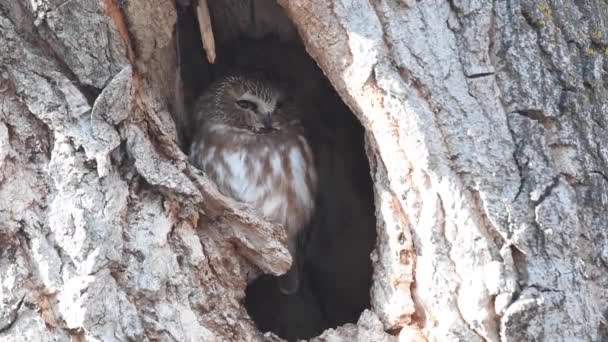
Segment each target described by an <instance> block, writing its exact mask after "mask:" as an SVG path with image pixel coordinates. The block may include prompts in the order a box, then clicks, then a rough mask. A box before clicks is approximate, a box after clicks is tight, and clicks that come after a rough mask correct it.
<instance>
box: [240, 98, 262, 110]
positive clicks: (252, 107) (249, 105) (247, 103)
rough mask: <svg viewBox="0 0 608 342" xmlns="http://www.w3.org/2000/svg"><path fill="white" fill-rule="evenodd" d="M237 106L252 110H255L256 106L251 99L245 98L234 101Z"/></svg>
mask: <svg viewBox="0 0 608 342" xmlns="http://www.w3.org/2000/svg"><path fill="white" fill-rule="evenodd" d="M236 104H237V106H239V107H241V108H243V109H248V110H252V111H254V112H255V111H256V109H257V108H258V106H257V105H256V104H255V103H253V102H251V101H247V100H238V101H236Z"/></svg>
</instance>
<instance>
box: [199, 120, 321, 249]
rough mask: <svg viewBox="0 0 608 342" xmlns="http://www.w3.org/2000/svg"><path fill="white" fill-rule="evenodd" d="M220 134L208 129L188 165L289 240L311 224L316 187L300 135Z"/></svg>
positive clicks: (290, 132) (311, 161)
mask: <svg viewBox="0 0 608 342" xmlns="http://www.w3.org/2000/svg"><path fill="white" fill-rule="evenodd" d="M223 133H224V134H223ZM225 133H226V132H222V130H221V129H218V128H215V129H210V130H207V131H206V132H205V134H204V135H203V136H201V139H199V140H197V141H195V142H194V144H193V146H192V147H191V150H190V158H191V160H192V161H193V163H194V164H195V165H196V166H197V167H199V168H201V169H202V170H203V171H205V172H206V173H207V174H208V176H209V177H211V178H212V179H213V180H214V181H215V183H216V184H217V186H218V190H219V191H220V192H222V193H223V194H224V195H226V196H230V197H233V198H234V199H236V200H238V201H241V202H245V203H248V204H250V205H251V206H252V207H253V208H254V209H255V210H256V211H257V212H258V213H259V214H261V215H262V216H264V217H265V218H266V219H268V220H270V221H273V222H276V223H280V224H282V225H283V226H284V227H285V230H286V232H287V236H288V237H289V238H294V237H295V235H296V234H297V233H298V231H300V230H301V229H302V228H303V227H304V226H305V225H306V224H307V223H308V222H309V221H310V218H311V216H312V213H313V210H314V199H315V193H316V187H317V174H316V170H315V165H314V158H313V155H312V152H311V149H310V146H309V145H308V143H307V141H306V139H305V138H304V136H303V135H302V132H301V131H300V130H297V129H293V130H289V129H288V130H284V131H281V132H277V133H273V134H267V135H252V134H247V133H243V134H225Z"/></svg>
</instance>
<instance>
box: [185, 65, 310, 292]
mask: <svg viewBox="0 0 608 342" xmlns="http://www.w3.org/2000/svg"><path fill="white" fill-rule="evenodd" d="M293 99H294V98H293V97H291V96H289V94H287V93H286V91H285V90H284V88H282V87H281V86H280V85H279V84H278V83H276V82H274V81H272V80H270V79H268V78H266V77H263V76H261V75H257V74H249V75H248V74H244V75H234V76H225V77H223V78H221V79H220V80H218V81H216V82H214V83H213V84H211V85H210V86H209V87H208V88H207V89H206V90H205V91H204V92H203V94H202V95H201V96H200V97H199V98H198V100H197V101H196V104H195V106H194V127H193V128H194V131H195V133H194V136H193V140H192V144H191V147H190V151H189V156H190V160H191V161H192V163H193V164H194V165H195V166H196V167H198V168H200V169H201V170H203V171H204V172H205V173H206V174H207V175H208V176H209V177H210V178H211V179H213V180H214V181H215V183H216V185H217V187H218V190H219V191H220V192H221V193H223V194H224V195H226V196H230V197H232V198H234V199H236V200H237V201H240V202H244V203H246V204H248V205H250V206H251V207H252V208H253V209H254V210H255V211H256V212H257V213H258V214H259V215H260V216H262V217H264V218H265V219H267V220H269V221H272V222H275V223H278V224H281V225H282V226H283V227H284V229H285V231H286V235H287V239H288V240H287V244H288V249H289V252H290V254H291V256H292V260H293V262H292V267H291V269H290V270H289V271H288V272H287V273H286V274H284V275H282V276H280V277H279V288H280V289H281V291H282V292H283V293H285V294H292V293H294V292H296V291H297V289H298V286H299V282H300V272H301V271H300V270H301V266H300V264H301V255H299V254H300V253H299V252H298V245H299V243H298V241H299V236H300V234H301V232H302V230H303V229H305V228H306V226H307V225H308V224H309V222H310V220H311V217H312V215H313V212H314V209H315V194H316V191H317V172H316V170H315V162H314V158H313V155H312V151H311V148H310V146H309V144H308V141H307V139H306V137H305V134H304V128H303V127H302V125H301V121H300V118H301V113H300V112H299V110H300V109H299V108H300V107H299V106H298V105H297V103H296V102H295V101H294V100H293Z"/></svg>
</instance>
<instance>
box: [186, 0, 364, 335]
mask: <svg viewBox="0 0 608 342" xmlns="http://www.w3.org/2000/svg"><path fill="white" fill-rule="evenodd" d="M237 2H238V1H236V0H234V1H226V2H224V1H219V0H215V1H211V0H210V1H209V6H210V10H211V19H212V23H213V30H214V35H216V37H217V38H218V39H217V42H216V43H217V46H216V51H217V59H216V63H215V64H209V63H207V61H206V60H205V54H204V52H203V47H202V44H201V39H200V33H199V28H198V24H197V19H196V16H195V12H194V10H193V8H191V7H189V6H186V7H178V46H179V53H180V60H181V63H180V64H181V65H180V67H181V76H182V80H183V84H184V91H183V92H184V102H185V106H186V108H191V107H192V104H193V103H194V101H195V100H196V97H197V96H198V94H200V92H201V91H202V90H203V89H205V87H206V86H207V85H208V84H209V83H210V82H212V81H213V80H215V79H216V78H218V77H220V76H221V75H222V74H224V73H225V72H227V71H229V70H233V69H235V68H241V69H256V70H263V71H265V72H268V73H272V74H273V75H275V76H276V77H277V78H278V79H280V80H281V81H283V82H284V84H285V85H286V87H287V88H288V89H289V90H290V91H291V93H293V94H295V96H298V97H300V96H301V97H302V100H303V101H302V102H304V103H305V104H306V111H305V112H306V115H305V117H303V118H302V119H303V122H304V125H305V128H306V132H307V133H306V134H307V138H308V140H309V142H310V144H311V146H312V148H313V152H314V154H315V160H316V164H317V169H318V174H319V182H320V184H319V189H320V190H319V194H318V196H317V205H316V206H317V209H316V212H315V215H314V217H313V220H312V222H311V224H310V226H309V227H308V229H307V230H306V240H307V243H306V248H305V252H304V267H303V268H304V270H303V279H302V282H301V285H300V289H299V291H298V292H297V293H296V294H293V295H284V294H282V293H281V292H280V291H279V289H278V287H277V285H276V281H273V279H272V277H271V276H262V277H260V278H258V279H257V280H256V281H254V282H253V283H251V284H250V285H249V286H248V287H247V290H246V299H245V303H244V305H245V307H246V309H247V312H248V313H249V315H250V316H251V318H252V319H253V321H254V322H255V324H256V325H257V327H258V328H259V329H260V330H261V331H263V332H266V331H272V332H274V333H275V334H277V335H278V336H280V337H282V338H285V339H287V340H290V341H291V340H295V339H299V338H311V337H314V336H316V335H318V334H320V333H321V332H323V331H324V330H325V329H328V328H335V327H337V326H339V325H342V324H345V323H355V322H356V321H357V319H358V318H359V315H360V314H361V312H362V311H363V310H364V309H366V308H368V307H369V305H370V295H369V291H370V286H371V282H372V264H371V260H370V253H371V251H372V249H373V247H374V244H375V240H376V230H375V216H374V203H373V190H372V181H371V177H370V171H369V163H368V160H367V157H366V155H365V151H364V130H363V127H362V126H361V124H360V123H359V121H358V120H357V119H356V118H355V116H354V114H353V113H352V112H351V111H350V110H349V109H348V107H347V106H346V105H345V104H344V103H343V102H342V100H341V99H340V97H339V96H338V95H337V94H336V92H335V91H334V89H333V88H332V86H331V85H330V83H329V81H328V80H327V79H326V78H325V77H324V75H323V73H322V72H321V70H320V69H319V68H318V67H317V65H316V63H315V62H314V61H313V60H312V59H311V58H310V57H309V56H308V54H307V53H306V51H305V49H304V46H303V45H302V43H301V42H300V41H299V38H298V37H297V35H295V39H285V35H284V34H282V33H278V34H275V33H273V32H264V34H263V35H260V34H257V35H256V34H248V33H247V32H244V33H243V32H240V31H239V28H242V27H243V23H242V22H233V21H232V20H234V21H236V20H239V19H238V18H239V16H238V15H236V16H235V15H233V14H230V15H226V13H225V12H226V9H225V6H231V5H233V6H234V4H235V3H237ZM243 2H247V3H250V4H251V3H253V2H248V1H243ZM258 2H263V3H262V4H261V7H262V8H264V7H265V6H276V5H274V3H272V2H271V1H270V0H258ZM223 6H224V7H223ZM258 7H259V6H258ZM277 8H278V7H277ZM244 10H245V11H249V12H251V11H253V10H255V8H251V7H250V8H246V9H244ZM254 14H255V15H251V13H250V17H249V18H255V19H251V20H255V21H259V22H265V23H268V22H272V21H277V20H278V21H279V22H282V23H283V25H284V23H285V22H288V20H287V19H286V17H285V16H284V14H281V15H282V17H278V16H277V15H273V16H272V17H265V16H264V15H265V12H264V11H262V12H260V13H257V12H256V13H254ZM275 14H276V13H275ZM250 24H251V23H250ZM288 24H289V23H288ZM289 25H290V24H289ZM270 26H272V25H270ZM277 26H280V25H279V24H277ZM224 30H225V31H224ZM235 32H236V33H235ZM293 32H295V30H293ZM226 37H228V38H226ZM188 144H189V133H188V132H186V133H185V139H184V143H183V145H184V147H186V148H187V146H188Z"/></svg>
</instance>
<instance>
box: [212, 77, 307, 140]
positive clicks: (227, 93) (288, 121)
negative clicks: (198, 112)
mask: <svg viewBox="0 0 608 342" xmlns="http://www.w3.org/2000/svg"><path fill="white" fill-rule="evenodd" d="M208 91H209V92H211V94H212V97H211V99H210V100H211V102H212V103H211V104H208V105H207V107H208V106H209V105H211V106H212V107H213V108H211V110H208V112H207V113H205V121H206V122H207V124H220V125H225V126H227V128H231V129H235V130H238V131H241V132H248V133H253V134H272V133H273V132H278V131H281V130H283V129H285V128H287V127H290V126H294V125H298V124H299V120H298V116H297V115H295V111H296V108H295V106H294V104H293V101H292V100H291V99H290V98H289V96H288V94H287V93H286V91H285V90H284V89H282V88H281V86H280V85H279V84H278V83H277V82H275V81H272V80H270V79H268V78H265V77H262V76H261V75H256V74H252V75H247V76H227V77H225V78H223V79H221V80H219V81H218V82H216V83H215V84H213V85H212V86H211V87H210V89H209V90H208Z"/></svg>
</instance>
